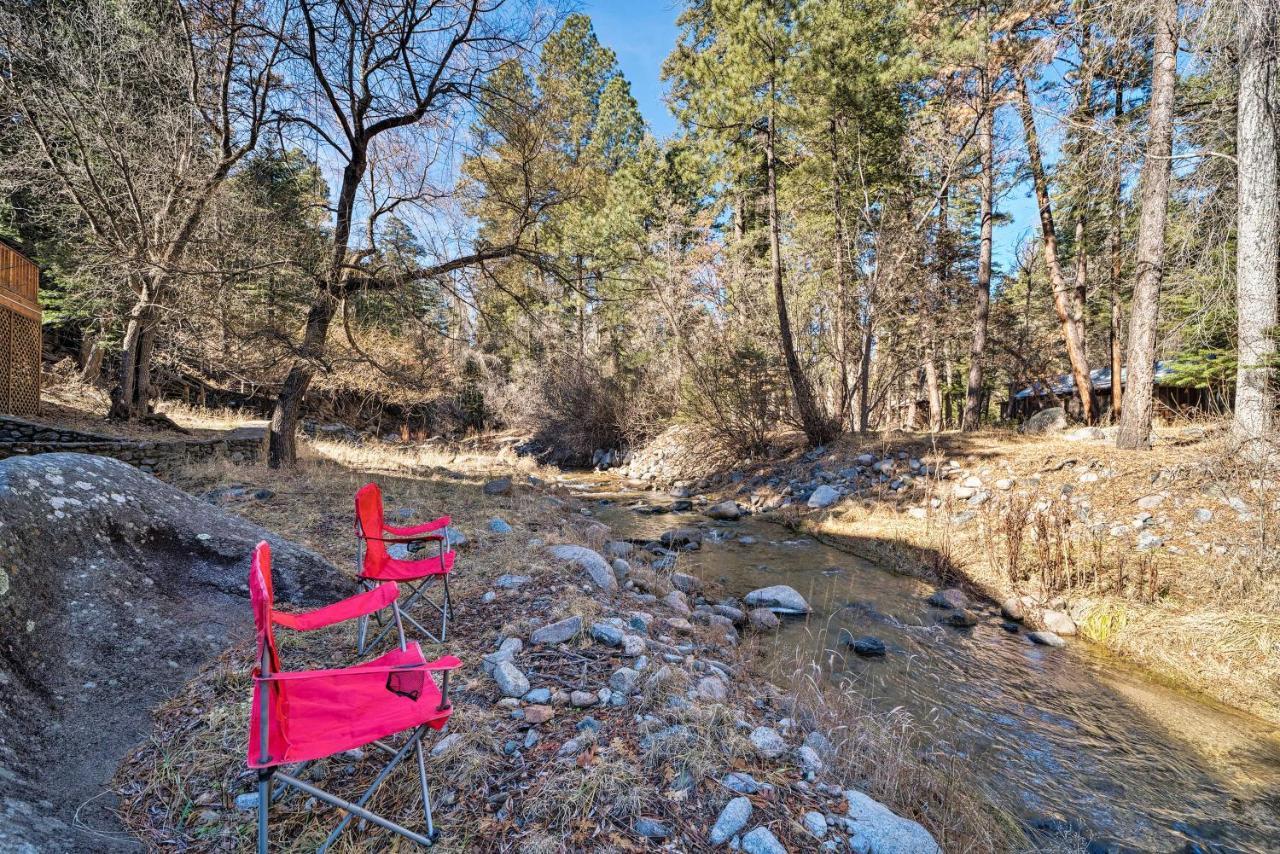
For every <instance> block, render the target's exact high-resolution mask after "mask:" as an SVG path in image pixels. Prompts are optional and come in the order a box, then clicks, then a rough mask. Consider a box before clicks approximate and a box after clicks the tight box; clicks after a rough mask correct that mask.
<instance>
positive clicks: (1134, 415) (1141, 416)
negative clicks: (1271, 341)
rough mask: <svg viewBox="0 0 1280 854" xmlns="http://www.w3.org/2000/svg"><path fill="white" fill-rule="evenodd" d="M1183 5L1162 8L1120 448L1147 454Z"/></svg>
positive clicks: (1170, 2)
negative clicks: (1180, 6) (1180, 11)
mask: <svg viewBox="0 0 1280 854" xmlns="http://www.w3.org/2000/svg"><path fill="white" fill-rule="evenodd" d="M1177 26H1178V3H1177V0H1159V3H1158V4H1157V7H1156V22H1155V30H1156V31H1155V53H1154V57H1153V60H1152V69H1151V101H1150V105H1149V107H1148V108H1147V124H1148V128H1149V133H1150V137H1149V138H1148V139H1147V154H1146V160H1145V162H1144V163H1143V164H1142V214H1141V217H1140V219H1139V220H1138V253H1137V272H1138V278H1137V282H1136V283H1135V284H1134V286H1133V304H1132V306H1131V308H1130V314H1129V358H1128V363H1129V372H1128V378H1127V379H1128V382H1127V383H1126V386H1127V388H1126V389H1125V403H1124V411H1123V412H1121V414H1120V430H1119V432H1118V433H1117V434H1116V447H1118V448H1130V449H1133V448H1143V447H1146V446H1147V443H1148V441H1149V439H1150V436H1151V408H1152V402H1151V393H1152V387H1153V386H1154V384H1155V358H1156V321H1157V320H1158V318H1159V312H1160V283H1161V280H1162V279H1163V278H1164V227H1165V218H1166V216H1167V214H1168V208H1169V184H1170V180H1171V178H1172V168H1171V166H1172V158H1171V155H1172V153H1173V89H1174V83H1175V81H1176V77H1177V53H1178V40H1177V34H1176V32H1175V30H1176V29H1177Z"/></svg>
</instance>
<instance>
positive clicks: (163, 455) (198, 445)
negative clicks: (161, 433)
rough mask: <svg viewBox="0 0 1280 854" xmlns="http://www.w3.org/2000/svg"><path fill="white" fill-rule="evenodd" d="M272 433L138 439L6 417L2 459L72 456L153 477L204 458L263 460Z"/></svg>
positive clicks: (1, 425)
mask: <svg viewBox="0 0 1280 854" xmlns="http://www.w3.org/2000/svg"><path fill="white" fill-rule="evenodd" d="M265 437H266V431H265V430H263V429H262V428H257V427H250V428H242V429H240V430H232V431H230V432H228V433H226V434H225V435H223V436H218V437H216V438H213V439H163V440H154V441H135V440H130V439H120V438H118V437H114V436H103V435H100V434H97V433H85V432H82V431H79V430H67V429H64V428H61V427H53V426H50V425H48V424H38V423H36V422H34V421H24V420H23V419H21V418H14V417H12V416H8V415H0V459H5V458H6V457H16V456H25V455H30V454H49V453H56V452H60V451H63V452H69V453H77V454H94V455H97V456H100V457H112V458H114V459H117V460H121V461H123V462H126V463H129V464H130V465H134V466H137V467H138V468H140V469H142V470H143V471H146V472H151V473H153V474H155V473H160V472H164V471H168V470H169V469H172V468H174V467H178V466H183V465H186V464H188V463H192V462H199V461H200V460H207V459H212V458H214V457H224V458H226V459H229V460H231V461H232V462H234V463H256V462H259V461H261V460H262V458H263V451H264V448H265Z"/></svg>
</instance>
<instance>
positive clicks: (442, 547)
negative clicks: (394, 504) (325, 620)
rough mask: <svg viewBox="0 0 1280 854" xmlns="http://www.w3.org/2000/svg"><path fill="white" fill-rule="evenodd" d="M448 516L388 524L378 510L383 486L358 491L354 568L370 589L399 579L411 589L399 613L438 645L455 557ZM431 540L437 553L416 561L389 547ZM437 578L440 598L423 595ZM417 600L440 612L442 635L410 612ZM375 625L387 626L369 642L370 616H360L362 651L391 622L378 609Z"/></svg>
mask: <svg viewBox="0 0 1280 854" xmlns="http://www.w3.org/2000/svg"><path fill="white" fill-rule="evenodd" d="M449 522H450V519H449V517H448V516H441V517H440V518H439V519H433V520H432V521H430V522H426V523H424V524H421V525H411V526H407V527H399V526H395V525H388V524H387V523H386V519H385V518H384V516H383V511H382V490H381V489H379V488H378V485H377V484H376V483H367V484H365V485H364V486H362V487H360V490H359V491H358V492H357V493H356V540H357V545H356V549H357V551H356V569H357V573H358V574H359V576H360V581H361V583H362V584H364V585H365V586H366V587H368V588H372V587H374V586H375V585H377V584H378V583H380V582H384V581H396V582H401V583H403V584H404V585H405V586H406V587H408V588H409V589H410V590H412V591H413V592H412V593H411V594H410V595H409V597H408V598H407V599H405V600H404V602H402V603H401V604H400V615H401V616H402V617H403V618H404V620H405V621H406V622H408V623H410V624H412V625H413V627H414V628H416V629H417V630H418V631H419V632H421V633H422V635H423V636H424V637H427V638H430V639H431V640H433V641H435V642H436V643H444V641H445V638H446V637H447V636H448V632H449V612H450V609H451V607H452V603H451V602H450V599H449V573H450V572H452V571H453V563H454V558H455V557H456V555H455V554H454V551H453V550H452V549H451V548H450V547H449ZM423 542H431V543H435V544H436V546H437V548H436V553H435V554H434V555H433V556H431V557H428V558H423V559H420V560H414V559H409V558H396V557H392V556H391V554H390V552H388V550H387V546H388V545H391V544H395V543H400V544H403V545H406V546H408V545H410V544H413V543H423ZM437 580H439V581H440V583H441V585H442V586H443V588H444V593H443V596H442V597H441V599H440V600H439V601H432V600H431V599H428V598H427V595H426V593H427V590H428V588H429V587H430V586H431V585H432V584H433V583H434V582H435V581H437ZM419 600H421V601H423V602H425V603H426V604H428V605H430V606H431V607H432V608H434V609H435V610H436V611H437V612H439V614H440V634H439V636H437V635H436V634H435V633H434V632H432V631H430V630H428V629H426V628H424V627H423V625H422V624H421V623H419V622H418V621H417V620H416V619H415V618H414V617H413V615H412V614H410V613H409V609H411V608H412V607H413V606H414V605H416V604H417V603H418V601H419ZM374 619H375V620H376V621H377V623H378V625H383V623H384V622H385V623H386V625H385V626H384V627H383V629H382V631H380V632H379V633H378V635H377V636H376V637H375V638H374V639H373V640H371V641H370V640H368V631H369V618H368V617H363V618H361V620H360V630H359V633H358V639H357V645H358V649H359V651H360V654H362V655H363V654H364V652H365V650H366V649H371V648H374V647H376V646H377V645H378V643H379V642H381V641H382V639H383V638H384V637H386V635H387V633H388V632H389V631H391V629H392V627H393V625H394V624H393V623H390V622H387V621H385V620H384V619H383V616H382V613H378V614H376V615H374Z"/></svg>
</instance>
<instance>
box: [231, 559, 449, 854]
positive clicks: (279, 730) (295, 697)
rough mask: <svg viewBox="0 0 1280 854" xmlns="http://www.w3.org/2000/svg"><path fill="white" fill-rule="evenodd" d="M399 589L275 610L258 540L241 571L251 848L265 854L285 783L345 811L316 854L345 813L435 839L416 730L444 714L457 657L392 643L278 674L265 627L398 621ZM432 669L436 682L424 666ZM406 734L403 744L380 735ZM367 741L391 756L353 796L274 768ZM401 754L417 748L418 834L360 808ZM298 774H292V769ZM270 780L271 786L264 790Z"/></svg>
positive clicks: (417, 838)
mask: <svg viewBox="0 0 1280 854" xmlns="http://www.w3.org/2000/svg"><path fill="white" fill-rule="evenodd" d="M399 592H400V591H399V589H398V588H397V587H396V584H395V582H388V583H386V584H383V585H380V586H379V587H376V588H374V589H373V590H368V591H365V592H364V593H361V594H359V595H357V596H352V597H351V598H349V599H344V600H342V601H341V602H337V603H335V604H333V605H329V606H327V607H325V608H320V609H317V610H315V611H309V612H307V613H303V614H282V613H279V612H277V611H275V610H274V609H273V608H272V598H273V596H272V587H271V547H270V546H268V545H267V544H266V543H258V547H257V549H255V550H254V553H253V565H252V567H251V568H250V570H249V597H250V600H251V602H252V604H253V621H254V625H255V626H256V627H257V632H258V666H257V667H256V668H255V669H254V672H253V705H252V708H251V710H250V716H249V756H248V760H249V762H248V764H249V767H250V768H255V769H257V770H258V852H259V854H266V851H267V820H268V814H269V812H270V809H271V802H272V801H273V800H275V799H277V798H279V797H280V796H281V795H282V794H283V793H284V790H285V787H286V786H292V787H293V788H295V789H298V790H300V791H302V792H305V793H306V794H308V795H311V796H312V797H314V798H316V799H317V800H320V801H323V802H325V803H327V804H330V805H332V806H335V807H338V808H339V809H341V810H345V811H346V815H345V816H343V818H342V821H341V822H339V823H338V826H337V827H335V828H334V829H333V832H332V833H330V834H329V836H328V838H327V839H325V841H324V844H322V845H321V846H320V848H319V851H321V852H324V851H326V850H328V848H329V846H330V845H332V844H333V843H334V842H335V841H336V840H337V839H338V837H339V836H340V835H341V834H342V831H343V830H344V829H345V828H346V826H347V824H348V823H350V821H351V819H352V817H355V818H362V819H364V820H365V821H369V822H372V823H373V824H376V825H378V826H379V827H383V828H386V829H387V830H390V831H392V832H394V833H398V834H400V835H401V836H403V837H405V838H406V839H410V840H412V841H414V842H417V843H418V844H420V845H430V844H432V843H433V842H434V841H435V838H436V829H435V825H434V824H433V823H432V819H431V793H430V792H429V791H428V789H427V766H426V759H425V757H424V755H423V747H422V736H423V735H424V734H425V733H426V731H427V729H428V728H430V729H433V730H440V729H442V728H443V727H444V725H445V724H446V723H447V722H448V720H449V715H450V714H451V713H452V712H453V707H452V706H451V705H450V704H449V671H450V670H453V669H454V668H456V667H459V666H461V664H462V662H461V661H459V660H458V659H456V658H454V657H453V656H451V655H447V656H444V657H443V658H437V659H436V660H435V661H427V660H426V658H425V656H423V654H422V648H421V647H420V646H419V645H418V644H416V643H412V644H406V643H405V642H404V636H403V634H402V635H401V640H400V645H399V646H398V647H397V648H396V649H393V650H392V651H391V652H388V653H386V654H385V655H383V656H380V657H379V658H376V659H374V660H373V661H370V662H367V663H365V664H357V665H355V666H354V667H344V668H339V669H336V670H295V671H283V670H281V667H280V655H279V652H278V651H277V649H276V642H275V635H274V632H273V630H272V629H273V624H274V625H281V626H287V627H289V628H292V629H296V630H298V631H304V632H305V631H311V630H312V629H319V628H323V627H325V626H331V625H334V624H335V623H340V622H344V621H346V620H350V619H352V618H354V617H360V616H366V615H368V614H370V613H372V612H374V611H379V610H384V609H386V608H388V607H390V608H391V609H392V613H393V614H394V615H396V616H397V617H398V608H397V607H396V598H397V596H399ZM437 671H438V672H440V673H441V674H442V676H441V685H440V686H439V687H437V686H436V683H435V680H434V679H433V678H432V676H431V673H432V672H437ZM406 731H411V732H410V735H409V737H408V739H407V740H406V741H405V742H404V744H403V745H401V746H399V747H394V746H392V745H391V744H390V743H388V742H387V741H385V740H384V739H386V738H387V737H388V736H392V735H395V734H396V733H399V732H406ZM366 745H373V746H374V747H376V748H378V749H379V750H382V751H383V752H385V753H387V754H388V755H390V757H391V759H390V760H389V761H388V762H387V764H386V766H384V767H383V769H382V770H381V771H379V772H378V775H377V776H376V777H374V779H373V782H372V783H371V784H370V786H369V788H368V789H366V790H365V791H364V793H363V794H362V795H360V797H359V798H357V799H356V800H355V801H354V802H353V801H347V800H344V799H342V798H340V797H338V796H337V795H332V794H330V793H328V792H326V791H324V790H323V789H320V788H317V787H316V786H313V785H311V784H310V783H306V782H303V781H302V780H300V779H298V778H297V777H295V776H293V775H290V774H286V773H284V772H282V771H281V770H280V766H282V765H291V764H294V763H304V766H303V767H305V764H306V763H310V762H312V761H314V760H317V759H323V758H324V757H326V756H332V755H333V754H335V753H340V752H342V751H344V750H351V749H353V748H356V747H364V746H366ZM410 751H414V752H416V753H417V759H418V782H419V783H420V785H421V786H422V809H423V813H424V816H425V819H426V826H427V827H426V831H427V832H426V833H425V834H422V833H417V832H415V831H412V830H409V829H408V828H406V827H403V826H401V825H399V824H396V823H395V822H394V821H391V820H390V819H387V818H383V817H382V816H380V815H378V814H377V813H374V812H371V811H370V810H369V809H367V808H366V806H365V804H366V803H368V801H369V798H371V797H372V796H373V793H374V791H375V790H376V789H377V788H378V786H380V785H382V782H383V781H384V780H386V778H387V776H388V775H389V774H390V773H391V772H392V771H393V770H394V769H395V767H396V766H397V765H399V764H400V762H401V760H403V759H404V758H405V757H406V756H408V755H409V752H410ZM295 773H298V772H295ZM273 781H275V783H276V784H277V785H276V786H275V790H274V791H273V790H272V787H273Z"/></svg>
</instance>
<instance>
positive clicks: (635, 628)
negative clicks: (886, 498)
mask: <svg viewBox="0 0 1280 854" xmlns="http://www.w3.org/2000/svg"><path fill="white" fill-rule="evenodd" d="M680 539H685V540H687V541H691V539H692V538H691V537H687V536H686V537H679V536H673V537H669V538H668V542H671V543H674V542H676V541H678V540H680ZM604 552H605V553H606V554H608V555H613V557H612V560H610V559H609V558H606V555H605V554H601V553H599V552H596V551H594V550H592V549H589V548H586V547H585V546H577V545H559V546H552V547H549V553H550V554H551V555H552V556H553V557H554V558H555V559H557V560H559V561H562V562H564V563H566V564H568V565H569V566H570V567H571V568H574V569H576V570H578V572H580V573H581V574H580V575H578V576H576V577H574V576H569V583H570V584H571V586H577V585H581V586H582V589H584V590H586V591H589V592H590V593H591V596H592V599H593V600H594V601H595V603H596V604H597V605H599V606H600V611H599V612H598V613H593V614H592V616H591V617H590V618H587V617H585V616H584V615H583V614H581V613H564V612H561V613H559V614H557V613H556V607H555V605H554V602H555V601H556V600H555V599H551V600H548V599H547V598H546V597H545V594H546V593H547V592H548V588H544V587H543V586H542V585H540V584H537V583H534V580H533V579H528V578H524V579H523V580H522V581H521V582H520V583H516V584H514V585H507V586H506V587H505V589H504V588H503V585H499V589H502V590H503V592H502V593H501V594H500V593H499V592H498V591H497V590H493V591H489V593H488V594H486V597H487V598H486V600H485V601H487V602H493V601H494V597H497V596H500V595H501V596H503V597H506V598H512V597H514V598H515V599H518V600H519V601H520V602H522V603H523V602H528V600H530V599H532V600H533V601H532V602H528V604H526V605H521V606H520V610H521V611H523V612H527V613H544V612H548V611H549V612H550V616H548V617H546V618H538V617H535V618H532V619H529V620H526V621H524V623H523V627H522V628H520V629H519V630H513V629H504V631H503V633H501V634H500V635H499V636H498V637H497V638H496V639H495V643H494V647H493V649H492V651H491V652H489V653H488V654H486V655H485V656H484V658H483V661H482V665H481V666H482V669H483V670H484V672H485V673H486V674H488V676H489V685H490V688H489V689H488V690H489V692H490V696H491V698H492V699H491V702H492V703H493V704H494V706H495V708H496V709H498V710H500V711H501V713H502V714H503V715H504V716H505V717H506V718H508V719H509V720H510V721H512V722H513V726H512V727H511V730H510V732H509V733H508V734H507V736H506V737H505V740H504V741H503V743H502V746H501V751H502V752H503V753H504V754H505V755H506V756H507V757H509V758H511V759H513V760H516V759H518V758H519V757H520V756H521V755H522V754H528V753H530V752H536V753H537V755H539V756H549V757H550V758H551V761H552V762H553V763H556V764H558V765H560V766H562V767H565V768H571V767H572V766H573V765H575V764H576V765H578V766H580V767H584V766H585V764H589V763H590V762H591V761H593V759H592V755H593V751H595V750H596V749H597V748H598V746H600V745H603V744H606V743H608V744H616V743H617V742H618V740H619V739H621V740H622V741H625V742H631V743H632V747H631V748H629V749H630V750H634V752H635V753H636V754H638V755H639V756H641V757H644V761H643V762H642V763H640V767H644V768H653V767H655V765H656V764H661V763H662V762H664V761H667V760H668V759H669V758H677V759H678V758H679V757H680V756H682V755H683V754H684V753H686V752H688V751H690V750H701V751H704V752H705V751H706V750H707V748H708V747H709V745H707V744H705V743H703V742H705V741H706V740H708V739H711V740H712V741H714V742H716V743H719V742H720V741H722V740H723V739H724V738H725V737H726V734H724V733H720V734H714V735H713V734H712V733H709V732H706V731H703V730H702V729H701V728H700V727H701V726H703V724H701V723H700V721H704V720H705V719H706V715H707V713H708V712H709V710H711V709H713V708H715V707H721V708H724V709H726V710H728V712H727V717H728V720H730V721H731V722H732V723H731V728H733V729H734V730H736V731H737V734H736V736H735V737H736V738H738V739H741V740H742V742H743V743H744V744H745V745H746V746H747V749H748V752H749V754H750V757H751V760H752V761H753V762H755V763H757V766H758V767H759V768H760V769H761V770H762V771H764V772H765V776H767V778H768V779H770V780H772V781H773V782H765V781H764V780H761V779H759V778H758V777H757V776H755V775H754V774H753V773H747V772H746V771H743V770H734V768H731V767H729V766H728V764H727V760H726V765H725V767H723V768H722V769H721V771H719V772H718V773H717V776H715V778H714V782H715V783H717V784H718V785H714V786H712V787H710V788H709V789H708V788H707V787H702V789H701V791H703V792H704V793H705V792H707V791H710V792H713V793H717V794H712V795H711V796H710V798H709V800H707V801H704V802H703V803H705V804H706V807H707V808H708V809H709V810H710V811H709V812H705V813H702V815H704V818H703V819H702V821H701V823H700V822H699V820H698V819H697V814H696V813H695V814H693V815H691V814H690V811H689V810H683V811H677V812H679V815H678V816H675V815H667V816H664V817H654V816H638V817H635V818H634V819H633V820H632V824H631V831H632V833H633V834H634V835H635V836H636V837H637V838H641V839H649V840H652V841H655V842H662V843H664V844H674V845H676V846H677V847H697V848H701V847H705V846H707V845H710V846H712V847H721V846H724V847H730V848H732V849H734V850H741V851H747V852H754V854H777V852H784V854H785V852H786V851H788V850H793V851H801V850H806V851H807V850H823V851H844V850H854V851H864V852H870V851H920V852H932V851H938V850H939V849H938V847H937V845H936V844H935V843H934V841H933V839H932V837H931V836H930V835H929V833H928V832H927V831H926V830H925V829H924V828H923V827H921V826H920V825H919V824H917V823H915V822H913V821H910V820H907V819H904V818H901V817H899V816H897V815H895V814H894V813H893V812H892V811H890V810H889V809H888V808H886V807H884V806H883V805H882V804H879V803H878V802H876V801H875V800H873V799H872V798H870V797H868V796H867V795H866V794H865V793H862V792H860V791H857V790H854V789H845V788H842V787H839V786H836V785H832V784H830V783H828V782H827V781H826V780H824V776H825V775H826V774H827V773H828V769H829V767H830V766H831V764H832V762H833V760H834V759H835V755H834V751H835V748H834V747H833V746H832V744H831V742H830V741H829V740H828V738H827V737H826V736H825V735H824V734H823V733H821V732H819V731H815V730H805V729H804V728H803V727H801V726H800V725H799V724H798V723H797V722H796V721H795V720H793V719H791V718H790V717H788V716H787V711H788V709H789V708H790V707H789V701H788V700H787V699H786V697H785V692H783V691H782V689H780V688H778V687H776V686H773V685H770V684H768V683H755V681H754V679H753V676H752V674H751V673H749V672H747V671H745V670H744V669H743V668H742V667H741V666H740V665H738V664H736V663H733V661H734V656H733V652H732V651H733V647H734V646H735V645H736V644H737V643H738V640H739V638H740V633H741V632H744V631H763V630H769V629H773V628H776V627H777V626H778V615H784V616H787V615H803V614H807V613H808V612H809V610H810V609H809V604H808V603H807V602H806V601H805V600H804V597H803V596H801V595H800V594H799V593H798V592H797V591H796V590H794V589H793V588H790V587H787V586H785V585H776V586H773V587H767V588H761V589H759V590H754V591H752V592H751V593H749V594H747V595H746V596H745V597H743V599H742V600H741V601H737V600H734V599H729V598H722V599H717V600H715V601H712V600H711V599H709V598H708V597H707V596H706V594H705V591H704V589H703V584H702V582H701V581H700V580H699V579H698V578H696V577H694V576H692V575H687V574H684V573H679V572H673V573H670V574H669V575H666V576H662V575H656V574H654V573H652V572H650V571H633V572H626V573H623V572H618V571H617V570H616V568H617V567H618V565H619V564H627V563H628V562H627V560H626V558H628V557H630V558H632V559H633V560H637V559H638V557H637V551H636V550H635V548H634V546H632V545H631V544H629V543H624V542H621V541H613V542H609V543H607V544H606V546H605V548H604ZM639 569H640V566H639V564H638V563H637V570H639ZM606 571H610V572H611V574H610V575H609V576H607V577H606V576H605V574H604V573H605V572H606ZM655 575H656V577H658V578H660V579H662V583H661V584H653V583H652V581H645V580H644V579H645V578H646V577H650V576H655ZM556 577H557V578H559V579H560V580H561V581H562V582H563V581H564V580H565V578H566V577H565V576H564V575H563V574H559V575H557V576H556ZM668 584H669V585H670V589H667V590H666V592H665V593H662V592H661V591H662V589H663V588H664V587H665V586H666V585H668ZM556 589H557V588H556V587H555V586H554V585H552V587H551V588H549V592H551V593H554V594H555V595H556V596H557V597H561V596H562V594H560V593H556ZM540 596H542V597H543V598H539V597H540ZM544 602H547V603H548V604H550V607H549V608H543V607H542V605H543V604H544ZM499 604H501V603H499ZM723 717H724V715H721V716H720V717H717V718H716V719H723ZM448 738H456V737H455V736H449V737H447V738H446V741H447V740H448ZM711 746H712V747H714V745H711ZM438 749H439V748H438ZM445 749H447V748H445ZM675 764H676V765H678V764H679V763H678V762H676V763H675ZM552 773H554V772H552ZM674 773H675V774H676V778H675V782H674V784H673V785H674V786H675V788H676V789H679V790H681V791H684V792H685V793H686V794H685V795H682V796H681V801H682V802H687V803H688V804H689V805H691V806H693V805H695V804H696V803H699V802H698V801H697V800H696V797H698V796H693V795H692V793H693V792H694V791H696V790H698V786H697V783H698V782H699V781H698V780H697V779H693V778H691V777H689V773H690V772H689V771H688V770H687V768H686V769H683V770H679V771H677V772H674ZM780 781H781V782H780ZM721 792H723V793H724V794H725V797H723V798H721V797H718V796H717V795H718V793H721ZM762 810H764V813H765V814H764V815H762V814H761V811H762ZM779 813H781V814H786V815H791V816H792V817H793V818H794V820H795V824H794V825H793V826H792V830H793V831H795V832H793V833H791V834H786V833H780V831H779V829H778V826H777V822H776V821H774V819H775V818H776V817H777V816H778V814H779ZM800 828H803V833H802V834H801V833H800V832H799V829H800ZM779 836H781V837H782V838H781V839H780V838H779Z"/></svg>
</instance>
